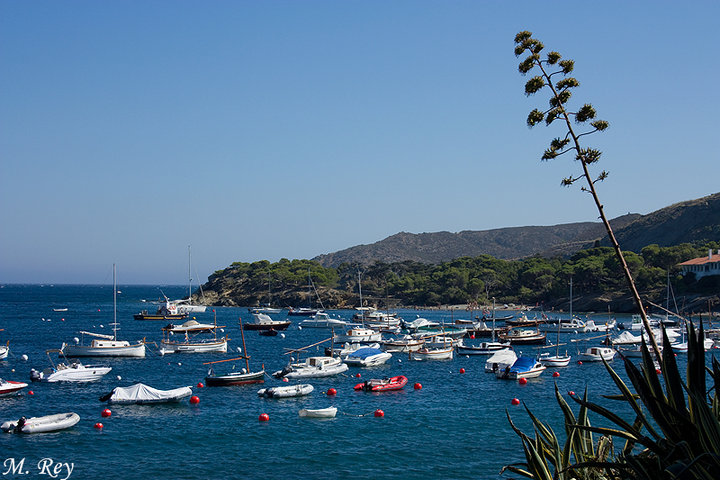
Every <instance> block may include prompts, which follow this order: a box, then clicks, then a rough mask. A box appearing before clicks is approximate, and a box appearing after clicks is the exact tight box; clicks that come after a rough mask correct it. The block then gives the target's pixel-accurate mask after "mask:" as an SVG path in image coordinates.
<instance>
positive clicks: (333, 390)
mask: <svg viewBox="0 0 720 480" xmlns="http://www.w3.org/2000/svg"><path fill="white" fill-rule="evenodd" d="M327 394H328V395H337V390H335V389H334V388H328V391H327Z"/></svg>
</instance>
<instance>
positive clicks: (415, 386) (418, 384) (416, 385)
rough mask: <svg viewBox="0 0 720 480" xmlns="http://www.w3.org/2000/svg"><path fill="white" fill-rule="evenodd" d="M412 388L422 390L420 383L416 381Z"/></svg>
mask: <svg viewBox="0 0 720 480" xmlns="http://www.w3.org/2000/svg"><path fill="white" fill-rule="evenodd" d="M413 388H414V389H415V390H422V383H416V384H415V385H413Z"/></svg>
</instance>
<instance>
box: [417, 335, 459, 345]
mask: <svg viewBox="0 0 720 480" xmlns="http://www.w3.org/2000/svg"><path fill="white" fill-rule="evenodd" d="M421 338H423V337H421ZM423 339H424V340H425V346H426V347H428V348H443V347H454V346H455V345H457V344H458V342H459V341H460V340H462V339H458V338H453V337H448V336H445V335H433V336H432V337H424V338H423Z"/></svg>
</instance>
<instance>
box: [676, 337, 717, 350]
mask: <svg viewBox="0 0 720 480" xmlns="http://www.w3.org/2000/svg"><path fill="white" fill-rule="evenodd" d="M714 345H715V341H714V340H713V339H712V338H706V339H704V340H703V348H704V349H705V351H708V350H710V349H711V348H713V346H714ZM670 346H672V347H673V351H675V352H680V353H687V351H688V342H678V343H672V344H670Z"/></svg>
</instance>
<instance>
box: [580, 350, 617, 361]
mask: <svg viewBox="0 0 720 480" xmlns="http://www.w3.org/2000/svg"><path fill="white" fill-rule="evenodd" d="M616 353H617V352H616V351H615V350H614V349H612V348H608V347H589V348H588V349H587V350H585V352H583V353H581V354H580V360H582V361H583V362H602V361H603V360H605V361H606V362H609V361H611V360H612V359H613V358H615V354H616Z"/></svg>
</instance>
